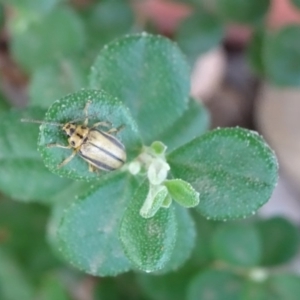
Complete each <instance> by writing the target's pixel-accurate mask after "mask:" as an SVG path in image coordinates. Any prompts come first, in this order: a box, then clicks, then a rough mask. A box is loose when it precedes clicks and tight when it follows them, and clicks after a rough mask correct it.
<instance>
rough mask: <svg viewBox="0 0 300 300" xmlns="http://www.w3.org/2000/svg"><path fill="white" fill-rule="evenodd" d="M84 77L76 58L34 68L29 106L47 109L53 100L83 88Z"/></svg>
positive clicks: (81, 67)
mask: <svg viewBox="0 0 300 300" xmlns="http://www.w3.org/2000/svg"><path fill="white" fill-rule="evenodd" d="M86 75H87V74H86V70H84V68H83V66H82V64H80V61H79V58H78V57H77V59H75V58H71V59H70V58H67V59H64V60H62V61H59V62H56V63H51V64H47V65H43V66H41V67H39V68H36V69H35V70H34V72H33V74H32V77H31V80H30V83H29V102H30V105H36V106H41V107H45V108H48V107H49V106H50V105H51V104H53V102H54V101H55V100H57V99H59V98H61V97H63V96H64V95H66V94H69V93H72V92H76V91H78V90H80V89H81V88H83V87H85V86H86Z"/></svg>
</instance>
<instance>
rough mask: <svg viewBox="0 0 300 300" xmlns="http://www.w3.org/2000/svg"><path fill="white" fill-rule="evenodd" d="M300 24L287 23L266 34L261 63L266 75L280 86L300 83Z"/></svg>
mask: <svg viewBox="0 0 300 300" xmlns="http://www.w3.org/2000/svg"><path fill="white" fill-rule="evenodd" d="M299 41H300V26H299V25H289V26H286V27H283V28H282V29H281V30H279V31H278V32H276V33H273V34H269V35H267V36H266V39H265V41H264V47H263V63H264V66H265V72H266V76H267V77H268V79H269V80H270V81H272V83H274V84H276V85H280V86H299V85H300V64H299V61H300V47H299Z"/></svg>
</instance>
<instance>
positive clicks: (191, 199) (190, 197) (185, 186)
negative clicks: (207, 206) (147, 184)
mask: <svg viewBox="0 0 300 300" xmlns="http://www.w3.org/2000/svg"><path fill="white" fill-rule="evenodd" d="M164 185H165V186H166V187H167V189H168V191H169V193H170V195H171V197H172V198H173V199H174V200H175V201H176V202H178V203H179V204H180V205H182V206H184V207H194V206H196V205H198V204H199V193H198V192H197V191H195V190H194V189H193V187H192V186H191V185H190V184H189V183H188V182H186V181H183V180H181V179H171V180H166V181H164Z"/></svg>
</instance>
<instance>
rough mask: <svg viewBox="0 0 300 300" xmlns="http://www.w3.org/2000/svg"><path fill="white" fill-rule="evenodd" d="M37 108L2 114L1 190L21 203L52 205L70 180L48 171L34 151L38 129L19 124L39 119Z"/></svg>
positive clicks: (42, 112)
mask: <svg viewBox="0 0 300 300" xmlns="http://www.w3.org/2000/svg"><path fill="white" fill-rule="evenodd" d="M42 115H44V111H43V110H40V109H34V108H32V109H27V110H24V111H10V112H7V113H2V114H1V128H0V190H1V191H2V192H3V193H4V194H6V195H8V196H10V197H12V198H14V199H16V200H21V201H38V202H46V203H49V202H52V200H51V198H52V196H54V195H55V194H56V193H58V192H60V191H61V190H62V189H64V187H65V186H67V185H68V184H69V183H70V181H69V180H66V179H61V178H59V177H57V176H55V175H54V174H52V173H51V172H49V171H48V170H47V168H46V167H45V166H44V164H43V162H42V159H41V157H40V155H39V153H38V151H37V138H38V130H39V129H38V126H37V125H36V124H24V123H21V118H22V117H23V118H33V119H39V118H41V116H42Z"/></svg>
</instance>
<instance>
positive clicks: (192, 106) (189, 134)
mask: <svg viewBox="0 0 300 300" xmlns="http://www.w3.org/2000/svg"><path fill="white" fill-rule="evenodd" d="M209 125H210V115H209V112H208V110H207V109H206V108H205V106H204V105H203V104H201V103H200V102H199V101H196V100H194V99H190V101H189V106H188V108H187V109H186V111H185V112H184V113H183V115H182V116H181V117H180V118H179V119H177V120H176V121H175V122H174V123H173V124H172V125H171V126H170V127H169V128H167V129H166V130H165V131H164V132H162V133H161V134H160V135H158V136H157V137H156V139H157V140H158V141H162V142H163V143H164V144H165V145H167V147H168V148H167V151H168V152H170V151H172V150H174V149H176V148H178V147H180V146H182V145H184V144H186V143H187V142H190V141H191V140H192V139H194V138H195V137H197V136H200V135H201V134H203V133H205V132H206V131H207V130H208V128H209Z"/></svg>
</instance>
